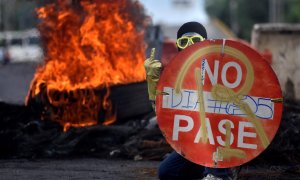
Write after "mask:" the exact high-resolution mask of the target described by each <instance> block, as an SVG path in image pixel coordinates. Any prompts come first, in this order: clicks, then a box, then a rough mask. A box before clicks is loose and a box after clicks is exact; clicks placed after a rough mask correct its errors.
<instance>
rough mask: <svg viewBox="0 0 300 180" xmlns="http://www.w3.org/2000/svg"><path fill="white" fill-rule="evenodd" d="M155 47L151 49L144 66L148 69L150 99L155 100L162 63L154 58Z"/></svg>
mask: <svg viewBox="0 0 300 180" xmlns="http://www.w3.org/2000/svg"><path fill="white" fill-rule="evenodd" d="M154 54H155V48H153V49H152V50H151V55H150V58H148V59H146V61H145V63H144V66H145V70H146V77H147V85H148V94H149V100H151V101H155V98H156V86H157V82H158V80H159V76H160V72H161V69H162V64H161V62H160V61H159V60H154Z"/></svg>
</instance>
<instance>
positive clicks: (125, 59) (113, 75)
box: [26, 0, 145, 130]
mask: <svg viewBox="0 0 300 180" xmlns="http://www.w3.org/2000/svg"><path fill="white" fill-rule="evenodd" d="M57 2H58V3H56V4H50V5H47V6H45V7H42V8H39V9H38V10H37V13H38V17H39V18H40V19H41V20H42V21H41V24H40V26H39V29H40V31H41V34H42V37H43V40H44V42H45V59H44V65H43V66H42V67H39V68H38V69H37V71H36V73H35V75H34V79H33V80H32V82H31V87H30V91H29V94H28V96H27V100H26V101H27V103H28V99H29V98H33V97H35V96H37V95H38V94H39V93H46V97H47V101H48V103H49V104H50V105H51V107H52V110H51V112H50V113H51V119H52V120H54V121H58V122H59V123H60V124H62V125H63V126H64V127H65V130H67V129H68V128H69V127H71V126H73V127H81V126H86V125H94V124H97V122H98V117H99V108H101V107H102V108H103V109H105V110H106V111H107V113H106V117H105V119H106V121H105V122H104V123H103V124H105V125H108V124H111V123H112V122H113V121H115V118H116V117H115V114H114V113H113V112H112V106H111V102H110V100H109V98H108V97H109V93H110V91H109V89H108V88H109V87H110V86H112V85H116V84H128V83H133V82H140V81H143V80H145V72H144V68H143V60H144V59H145V54H144V51H145V44H144V28H145V26H144V24H143V21H144V15H143V9H142V7H141V6H140V4H138V3H137V2H133V1H128V0H118V1H111V0H94V1H91V0H81V1H80V4H77V6H76V4H75V5H74V4H72V3H70V1H67V0H59V1H57ZM95 89H106V90H105V93H104V94H103V95H97V94H96V93H95V91H94V90H95ZM45 109H47V110H49V107H45Z"/></svg>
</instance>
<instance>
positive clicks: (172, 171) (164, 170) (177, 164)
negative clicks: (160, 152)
mask: <svg viewBox="0 0 300 180" xmlns="http://www.w3.org/2000/svg"><path fill="white" fill-rule="evenodd" d="M230 173H231V172H230V170H229V169H228V168H208V167H204V166H200V165H198V164H195V163H193V162H191V161H188V160H187V159H185V158H183V157H182V156H181V155H179V154H178V153H176V152H175V151H174V152H172V153H171V154H170V155H169V156H168V157H167V158H166V159H164V160H163V161H162V162H161V164H160V166H159V169H158V177H159V179H161V180H166V179H172V180H175V179H184V180H187V179H199V178H202V177H204V176H206V175H207V174H212V175H214V176H216V177H219V178H222V179H224V180H227V179H228V176H229V174H230Z"/></svg>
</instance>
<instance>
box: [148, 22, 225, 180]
mask: <svg viewBox="0 0 300 180" xmlns="http://www.w3.org/2000/svg"><path fill="white" fill-rule="evenodd" d="M205 39H207V32H206V29H205V27H204V26H203V25H202V24H200V23H198V22H187V23H184V24H183V25H182V26H181V27H180V28H179V29H178V31H177V41H176V45H177V48H178V51H181V50H183V49H185V48H186V47H188V46H190V45H192V44H195V43H198V42H201V41H203V40H205ZM144 65H145V69H146V73H147V84H148V93H149V100H150V101H151V102H152V104H153V107H155V98H156V86H157V83H158V80H159V77H160V73H161V71H162V69H163V67H162V64H161V62H160V61H159V60H154V59H153V55H152V56H151V57H150V58H148V59H147V60H146V61H145V64H144ZM158 176H159V179H161V180H165V179H170V180H176V179H185V180H187V179H197V178H198V179H199V178H203V180H221V179H223V180H227V179H230V176H231V172H230V170H229V169H228V168H209V167H204V166H200V165H198V164H195V163H193V162H190V161H189V160H187V159H185V158H184V157H182V156H181V155H180V154H178V153H177V152H175V151H173V152H172V153H171V154H170V155H169V156H168V157H167V158H166V159H164V160H163V161H162V162H161V164H160V166H159V169H158Z"/></svg>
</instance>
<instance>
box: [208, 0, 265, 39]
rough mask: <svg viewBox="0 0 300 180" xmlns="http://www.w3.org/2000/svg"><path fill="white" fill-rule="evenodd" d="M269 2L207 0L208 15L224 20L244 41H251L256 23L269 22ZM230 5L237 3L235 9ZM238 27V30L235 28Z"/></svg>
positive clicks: (263, 0) (262, 0)
mask: <svg viewBox="0 0 300 180" xmlns="http://www.w3.org/2000/svg"><path fill="white" fill-rule="evenodd" d="M268 2H269V0H260V1H255V2H254V1H249V0H206V1H205V8H206V11H207V13H208V14H209V15H210V16H212V17H216V18H218V19H220V20H222V21H223V22H224V23H225V24H226V25H228V26H229V27H231V28H232V29H233V30H235V32H234V33H235V34H236V35H237V36H238V37H239V38H242V39H246V40H250V36H251V30H252V27H253V25H254V24H255V23H263V22H267V21H268V17H269V13H268V12H269V6H268ZM230 3H236V6H235V7H234V8H233V7H232V6H231V5H232V4H230ZM234 25H236V26H237V27H236V28H233V26H234Z"/></svg>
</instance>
